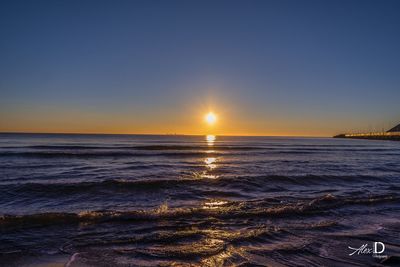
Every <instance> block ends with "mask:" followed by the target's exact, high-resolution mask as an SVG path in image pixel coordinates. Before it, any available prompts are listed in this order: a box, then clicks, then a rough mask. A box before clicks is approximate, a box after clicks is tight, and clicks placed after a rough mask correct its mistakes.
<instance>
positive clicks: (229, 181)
mask: <svg viewBox="0 0 400 267" xmlns="http://www.w3.org/2000/svg"><path fill="white" fill-rule="evenodd" d="M193 175H194V176H193V177H188V178H170V179H168V178H164V179H141V180H124V179H111V180H101V181H93V182H79V183H54V182H53V183H6V184H1V185H0V190H1V191H2V190H4V191H8V192H15V193H50V192H55V193H58V192H61V193H66V194H71V193H75V192H90V191H92V192H98V191H99V190H108V191H112V190H120V189H123V190H125V191H126V190H159V189H168V188H177V187H179V186H184V187H185V188H187V186H190V185H196V186H201V185H207V186H209V185H212V186H213V188H215V189H217V188H218V187H221V188H226V187H231V188H233V187H238V188H258V189H266V188H270V187H271V185H274V186H279V185H309V184H310V183H312V184H314V185H315V184H326V183H360V182H368V181H375V182H376V181H387V179H386V178H384V177H374V176H328V175H327V176H317V175H299V176H282V175H262V176H239V177H238V176H230V177H229V176H228V177H221V178H218V179H207V178H202V177H201V175H200V176H198V175H196V174H193Z"/></svg>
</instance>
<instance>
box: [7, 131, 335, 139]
mask: <svg viewBox="0 0 400 267" xmlns="http://www.w3.org/2000/svg"><path fill="white" fill-rule="evenodd" d="M0 134H54V135H67V134H70V135H148V136H207V135H215V136H232V137H303V138H332V137H333V135H332V136H322V135H251V134H245V135H240V134H239V135H237V134H179V133H173V134H170V133H164V134H157V133H81V132H23V131H16V132H13V131H0Z"/></svg>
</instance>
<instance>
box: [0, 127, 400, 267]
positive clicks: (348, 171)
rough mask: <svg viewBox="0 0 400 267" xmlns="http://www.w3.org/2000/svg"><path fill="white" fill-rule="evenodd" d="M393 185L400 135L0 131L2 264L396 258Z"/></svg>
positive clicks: (386, 262)
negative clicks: (394, 137)
mask: <svg viewBox="0 0 400 267" xmlns="http://www.w3.org/2000/svg"><path fill="white" fill-rule="evenodd" d="M214 138H215V140H213V139H214ZM399 190H400V142H392V141H368V140H347V139H332V138H284V137H223V136H216V137H208V138H207V137H205V136H167V135H165V136H152V135H147V136H145V135H67V134H54V135H50V134H0V266H64V265H65V266H70V267H73V266H157V265H158V266H188V265H191V266H399V258H398V256H399V254H400V191H399ZM374 242H381V243H383V245H384V246H385V250H384V251H383V252H381V253H379V254H376V255H375V256H374V255H372V253H371V251H368V250H363V253H358V252H357V253H355V254H353V255H349V254H351V253H352V252H353V251H354V250H352V249H350V248H349V246H350V247H353V248H360V247H361V246H362V245H364V244H367V247H366V248H367V249H369V248H373V245H374ZM381 243H378V244H377V250H379V251H381V250H382V244H381ZM367 252H369V253H367Z"/></svg>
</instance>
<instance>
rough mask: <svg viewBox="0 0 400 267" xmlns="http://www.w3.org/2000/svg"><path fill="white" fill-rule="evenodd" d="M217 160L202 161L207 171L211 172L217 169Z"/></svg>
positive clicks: (207, 159)
mask: <svg viewBox="0 0 400 267" xmlns="http://www.w3.org/2000/svg"><path fill="white" fill-rule="evenodd" d="M216 162H217V158H206V159H205V160H204V163H205V164H206V167H207V169H209V170H213V169H215V168H217V164H216Z"/></svg>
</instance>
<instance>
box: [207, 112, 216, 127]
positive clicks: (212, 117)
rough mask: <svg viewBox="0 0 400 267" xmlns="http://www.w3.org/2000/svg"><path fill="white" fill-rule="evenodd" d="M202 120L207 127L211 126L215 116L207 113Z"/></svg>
mask: <svg viewBox="0 0 400 267" xmlns="http://www.w3.org/2000/svg"><path fill="white" fill-rule="evenodd" d="M204 119H205V121H206V122H207V123H208V124H209V125H213V124H214V123H215V122H216V121H217V116H216V115H215V114H214V113H213V112H208V113H207V114H206V115H205V116H204Z"/></svg>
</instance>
